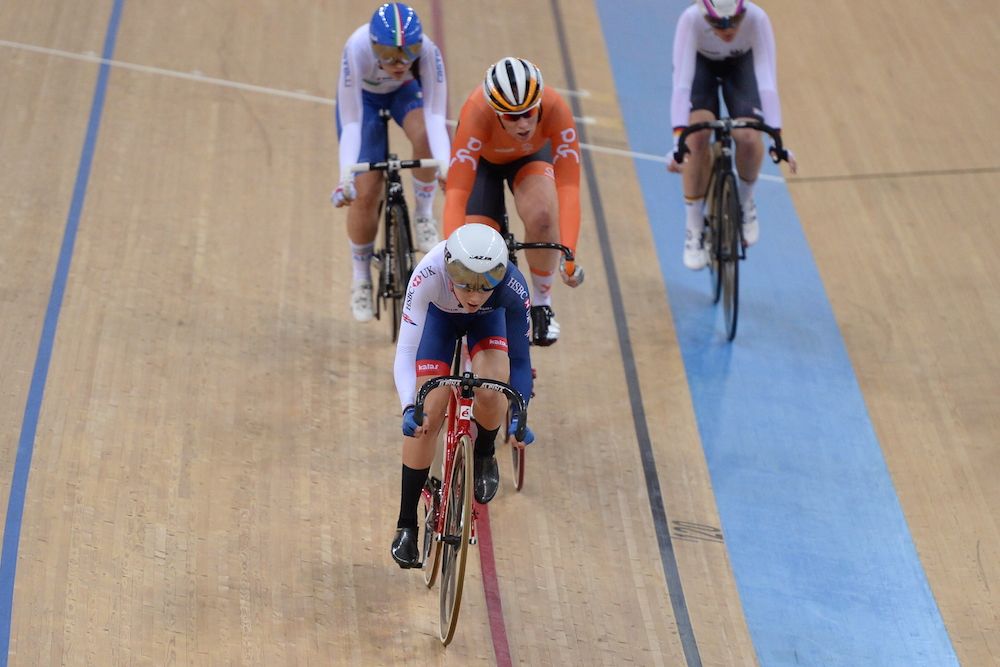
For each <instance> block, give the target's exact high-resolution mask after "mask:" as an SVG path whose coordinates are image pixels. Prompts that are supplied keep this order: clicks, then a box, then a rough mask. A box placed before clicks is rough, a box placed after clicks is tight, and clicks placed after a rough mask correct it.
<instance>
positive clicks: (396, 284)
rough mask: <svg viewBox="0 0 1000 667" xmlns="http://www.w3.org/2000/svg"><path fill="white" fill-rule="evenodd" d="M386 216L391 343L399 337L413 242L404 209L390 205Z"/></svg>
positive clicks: (411, 271) (411, 260)
mask: <svg viewBox="0 0 1000 667" xmlns="http://www.w3.org/2000/svg"><path fill="white" fill-rule="evenodd" d="M386 215H388V216H389V220H390V225H389V228H390V230H391V234H390V236H391V238H390V239H389V240H388V246H389V253H390V261H389V273H390V278H389V289H388V291H389V298H390V300H391V301H392V342H393V343H395V342H396V338H397V336H398V335H399V323H400V320H401V319H402V316H403V300H404V299H405V298H406V288H407V285H408V284H409V282H410V274H412V273H413V242H412V240H411V238H410V216H409V214H408V213H407V211H406V207H405V206H402V205H400V204H390V205H389V208H388V211H387V213H386Z"/></svg>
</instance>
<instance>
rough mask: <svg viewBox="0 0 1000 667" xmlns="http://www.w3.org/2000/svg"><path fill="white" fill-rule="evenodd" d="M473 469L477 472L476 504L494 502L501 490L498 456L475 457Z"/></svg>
mask: <svg viewBox="0 0 1000 667" xmlns="http://www.w3.org/2000/svg"><path fill="white" fill-rule="evenodd" d="M473 469H474V470H475V476H476V486H475V496H476V502H479V503H482V504H483V505H485V504H486V503H488V502H490V501H491V500H493V496H495V495H496V494H497V489H499V488H500V468H499V467H498V466H497V457H496V456H475V457H473Z"/></svg>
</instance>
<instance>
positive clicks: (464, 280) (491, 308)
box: [391, 223, 535, 568]
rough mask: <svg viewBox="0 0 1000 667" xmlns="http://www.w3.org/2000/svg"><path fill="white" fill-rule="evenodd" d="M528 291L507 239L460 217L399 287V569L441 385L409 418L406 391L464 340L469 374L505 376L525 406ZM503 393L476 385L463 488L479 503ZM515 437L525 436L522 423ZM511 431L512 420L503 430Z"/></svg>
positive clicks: (488, 492) (412, 538) (408, 563)
mask: <svg viewBox="0 0 1000 667" xmlns="http://www.w3.org/2000/svg"><path fill="white" fill-rule="evenodd" d="M530 331H531V298H530V297H529V296H528V283H527V281H526V280H525V279H524V275H522V274H521V272H520V271H519V270H518V269H517V267H516V266H514V264H513V263H510V262H508V250H507V242H506V241H505V240H504V238H503V237H502V236H500V234H499V233H498V232H497V231H496V230H494V229H493V228H492V227H489V226H487V225H482V224H477V223H469V224H466V225H462V226H461V227H459V228H458V229H457V230H455V231H454V232H452V234H451V235H450V236H449V237H448V240H447V241H444V242H442V243H440V244H438V245H437V246H436V247H434V248H432V249H431V251H430V252H429V253H427V254H426V255H424V258H423V259H422V260H421V261H420V263H419V264H417V266H416V268H414V270H413V276H412V277H411V278H410V284H409V287H408V288H407V290H406V301H405V302H404V305H403V317H402V321H401V322H400V324H399V338H398V342H397V344H396V361H395V363H394V365H393V373H394V377H395V380H396V391H397V392H398V393H399V404H400V407H401V408H402V410H403V423H402V430H403V436H404V437H403V468H402V483H401V488H400V501H399V518H398V520H397V522H396V536H395V537H394V538H393V541H392V547H391V552H392V557H393V559H394V560H395V561H396V563H398V564H399V566H400V567H403V568H409V567H419V565H420V557H419V549H418V547H417V544H418V542H417V505H418V504H419V502H420V491H421V489H423V487H424V482H425V481H426V480H427V476H428V474H429V472H430V466H431V463H432V461H433V460H434V452H435V449H436V447H437V440H438V438H437V434H438V430H439V429H440V428H441V424H442V422H443V421H444V414H445V408H446V407H447V404H448V396H449V393H448V392H449V391H450V390H449V389H447V388H442V387H439V388H437V389H435V390H433V391H432V392H430V393H429V394H428V395H427V400H426V401H425V403H424V411H425V413H426V417H425V419H424V420H423V423H422V424H420V425H418V424H417V423H416V421H415V420H414V406H413V402H414V397H415V396H416V394H417V391H418V389H419V388H420V387H421V386H423V384H424V383H425V382H426V381H427V380H429V379H431V378H433V377H437V376H439V375H449V374H450V371H451V360H452V355H453V354H454V351H455V344H456V343H457V342H458V341H460V340H462V338H463V337H464V338H465V341H466V344H467V346H468V350H469V356H470V357H471V360H472V372H473V373H475V374H476V376H477V377H481V378H490V379H493V380H499V381H501V382H509V383H510V385H511V386H513V387H514V389H516V390H517V391H518V393H520V394H521V397H522V398H523V399H524V401H525V405H527V402H528V401H529V400H530V398H531V388H532V383H533V380H532V373H531V351H530V346H529V339H530ZM506 410H507V403H506V400H505V399H504V398H503V396H501V395H500V394H497V393H495V392H492V391H477V392H476V398H475V407H474V409H473V411H474V413H475V417H474V419H475V422H476V436H475V444H474V446H473V469H474V471H475V479H474V482H473V493H474V495H475V498H476V500H477V501H478V502H480V503H488V502H489V501H490V500H492V499H493V496H494V495H496V492H497V489H498V488H499V486H500V471H499V469H498V467H497V460H496V451H495V448H494V440H495V439H496V436H497V433H498V431H499V430H500V429H501V427H502V426H503V421H504V415H505V413H506ZM525 428H526V431H525V435H524V444H530V443H531V442H532V441H533V440H534V439H535V436H534V434H533V433H532V432H531V429H530V428H529V427H527V425H526V426H525ZM515 430H516V422H515V423H514V424H512V425H511V430H510V432H511V433H513V432H514V431H515Z"/></svg>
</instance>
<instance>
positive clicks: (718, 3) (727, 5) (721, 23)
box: [695, 0, 747, 29]
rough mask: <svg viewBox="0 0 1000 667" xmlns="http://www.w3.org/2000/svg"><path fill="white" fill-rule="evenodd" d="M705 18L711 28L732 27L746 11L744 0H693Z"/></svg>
mask: <svg viewBox="0 0 1000 667" xmlns="http://www.w3.org/2000/svg"><path fill="white" fill-rule="evenodd" d="M695 2H696V4H697V5H698V6H699V7H700V8H701V13H702V15H703V16H704V17H705V20H706V21H708V22H709V23H710V24H712V27H713V28H722V29H725V28H732V27H733V26H735V25H736V24H737V23H739V21H740V19H741V18H742V17H743V13H744V12H746V10H747V8H746V4H745V2H744V0H695Z"/></svg>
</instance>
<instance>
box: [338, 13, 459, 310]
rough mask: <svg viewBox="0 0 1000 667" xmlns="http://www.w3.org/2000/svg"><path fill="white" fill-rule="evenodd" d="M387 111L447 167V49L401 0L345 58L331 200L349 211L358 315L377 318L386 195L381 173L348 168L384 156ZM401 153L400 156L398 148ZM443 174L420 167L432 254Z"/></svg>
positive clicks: (421, 223) (423, 217)
mask: <svg viewBox="0 0 1000 667" xmlns="http://www.w3.org/2000/svg"><path fill="white" fill-rule="evenodd" d="M381 109H387V110H389V112H390V113H391V114H392V118H393V120H395V121H396V123H398V124H399V125H400V127H402V128H403V131H404V132H405V133H406V136H407V138H408V139H409V140H410V143H411V144H412V148H413V153H412V157H413V159H424V158H434V159H435V160H441V164H448V160H449V159H450V157H451V140H450V139H449V136H448V129H447V127H446V126H445V116H446V114H447V80H446V77H445V72H444V60H443V59H442V58H441V51H440V50H439V49H438V47H437V46H436V45H435V44H434V42H432V41H431V39H430V38H429V37H427V36H426V35H425V34H423V28H422V27H421V25H420V19H419V17H418V16H417V14H416V12H414V11H413V9H411V8H410V7H408V6H407V5H405V4H403V3H402V2H387V3H385V4H383V5H382V6H381V7H379V8H378V9H377V10H376V11H375V13H374V14H373V15H372V18H371V21H370V23H369V24H367V25H362V26H361V27H359V28H358V29H357V30H355V31H354V33H353V34H352V35H351V36H350V37H349V38H348V40H347V43H346V44H345V45H344V53H343V56H342V58H341V65H340V80H339V82H338V85H337V108H336V119H337V139H338V141H339V143H340V151H339V152H340V181H339V184H338V185H337V188H336V189H335V190H334V191H333V194H332V195H331V200H332V201H333V203H334V205H335V206H337V207H338V208H339V207H341V206H350V209H349V210H348V212H347V236H348V242H349V244H350V248H351V257H352V265H353V280H352V287H351V310H352V312H353V314H354V318H355V319H357V320H359V321H368V320H370V319H372V317H373V316H374V307H373V305H374V304H373V302H372V289H371V285H372V281H371V273H370V266H371V260H372V253H373V251H374V247H375V237H376V236H377V234H378V211H379V208H378V205H379V201H380V200H381V198H382V192H383V185H382V183H383V180H382V179H383V178H385V176H384V175H383V174H382V173H381V172H367V173H362V174H358V175H357V177H355V176H354V175H352V174H351V173H350V171H349V169H350V166H351V165H352V164H355V163H358V162H377V161H379V160H384V159H385V153H386V146H387V142H388V132H387V128H386V125H385V124H384V122H383V121H382V120H381V119H380V118H379V115H378V114H379V110H381ZM393 152H398V151H393ZM443 179H444V175H443V174H436V173H435V170H434V169H415V170H414V171H413V189H414V199H415V203H416V206H415V211H414V222H415V225H414V227H415V229H414V231H415V236H416V242H417V247H419V248H420V250H422V251H423V252H427V251H428V250H430V249H431V248H433V247H434V245H435V244H437V242H438V238H439V235H438V229H437V222H436V221H435V220H434V213H433V206H434V197H435V195H436V193H437V185H438V180H441V181H442V182H443Z"/></svg>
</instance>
